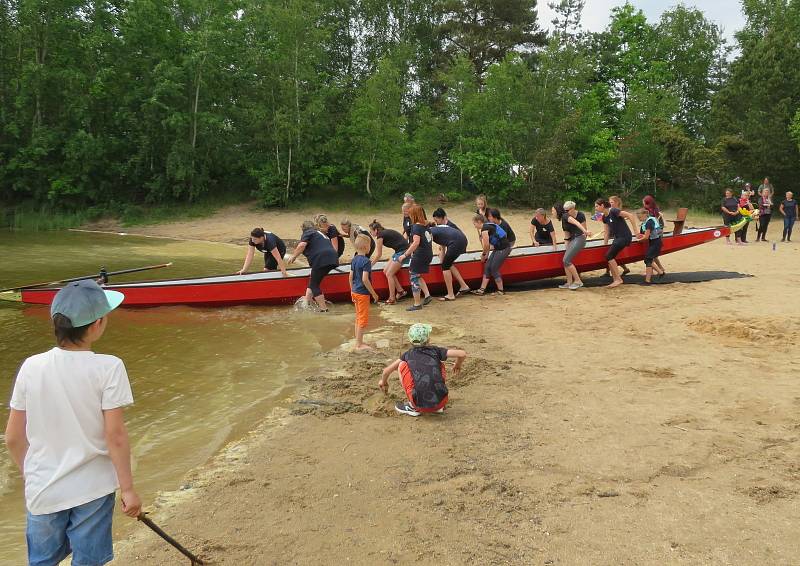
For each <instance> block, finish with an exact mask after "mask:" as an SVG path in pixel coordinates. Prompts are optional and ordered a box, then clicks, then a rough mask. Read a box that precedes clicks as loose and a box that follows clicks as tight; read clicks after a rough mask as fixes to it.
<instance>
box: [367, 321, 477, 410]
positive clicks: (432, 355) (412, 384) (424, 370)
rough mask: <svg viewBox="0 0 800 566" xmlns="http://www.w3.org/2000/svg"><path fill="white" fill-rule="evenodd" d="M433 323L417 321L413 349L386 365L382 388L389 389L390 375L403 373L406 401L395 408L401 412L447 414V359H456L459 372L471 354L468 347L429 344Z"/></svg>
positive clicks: (411, 331)
mask: <svg viewBox="0 0 800 566" xmlns="http://www.w3.org/2000/svg"><path fill="white" fill-rule="evenodd" d="M430 336H431V325H430V324H414V325H413V326H412V327H411V328H409V330H408V339H409V341H410V342H411V344H412V348H411V349H410V350H408V351H407V352H405V353H403V354H402V355H401V356H400V358H399V359H397V360H395V361H393V362H392V363H391V364H389V365H388V366H386V367H385V368H384V370H383V375H381V379H380V381H378V387H379V388H380V389H381V390H382V391H383V392H384V393H388V392H389V376H390V375H392V374H393V373H394V372H396V371H397V372H399V373H400V385H401V386H402V387H403V390H404V391H405V393H406V397H407V400H406V401H398V402H397V403H396V404H395V406H394V410H395V411H397V412H398V413H401V414H404V415H409V416H411V417H418V416H420V415H421V414H422V413H443V412H444V409H445V407H446V406H447V401H448V393H449V392H448V390H447V385H446V384H445V381H446V372H445V366H444V361H445V360H448V359H451V358H455V360H456V363H455V365H454V366H453V375H458V373H459V372H460V371H461V367H462V366H463V364H464V359H465V358H466V357H467V353H466V352H465V351H464V350H455V349H447V348H440V347H437V346H432V345H430V344H429V342H430Z"/></svg>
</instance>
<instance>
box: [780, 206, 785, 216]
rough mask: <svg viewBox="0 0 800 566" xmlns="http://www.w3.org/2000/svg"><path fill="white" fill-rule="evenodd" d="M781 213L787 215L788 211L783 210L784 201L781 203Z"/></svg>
mask: <svg viewBox="0 0 800 566" xmlns="http://www.w3.org/2000/svg"><path fill="white" fill-rule="evenodd" d="M781 214H782V215H783V216H786V211H785V210H783V203H781Z"/></svg>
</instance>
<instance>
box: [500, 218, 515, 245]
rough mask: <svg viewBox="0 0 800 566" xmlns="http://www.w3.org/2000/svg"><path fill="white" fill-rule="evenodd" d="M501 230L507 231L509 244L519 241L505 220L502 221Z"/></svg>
mask: <svg viewBox="0 0 800 566" xmlns="http://www.w3.org/2000/svg"><path fill="white" fill-rule="evenodd" d="M500 228H502V229H503V230H505V231H506V238H508V241H509V242H516V241H517V235H516V234H515V233H514V230H512V229H511V226H509V224H508V222H506V221H505V220H501V221H500Z"/></svg>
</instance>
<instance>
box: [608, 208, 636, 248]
mask: <svg viewBox="0 0 800 566" xmlns="http://www.w3.org/2000/svg"><path fill="white" fill-rule="evenodd" d="M620 212H621V211H620V209H618V208H612V209H611V210H609V211H608V214H606V215H605V216H603V224H608V237H609V238H613V239H615V240H616V239H620V240H629V239H631V238H632V237H633V234H631V229H630V228H629V227H628V223H627V222H625V219H624V218H623V217H622V215H621V214H620Z"/></svg>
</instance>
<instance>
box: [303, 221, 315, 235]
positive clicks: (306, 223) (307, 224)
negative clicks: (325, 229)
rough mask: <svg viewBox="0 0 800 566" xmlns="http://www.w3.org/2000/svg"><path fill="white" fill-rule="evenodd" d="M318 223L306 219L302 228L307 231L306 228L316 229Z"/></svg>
mask: <svg viewBox="0 0 800 566" xmlns="http://www.w3.org/2000/svg"><path fill="white" fill-rule="evenodd" d="M316 228H317V225H316V224H315V223H313V222H312V221H311V220H305V221H304V222H303V224H302V226H301V228H300V229H301V230H303V232H305V231H306V230H316Z"/></svg>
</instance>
